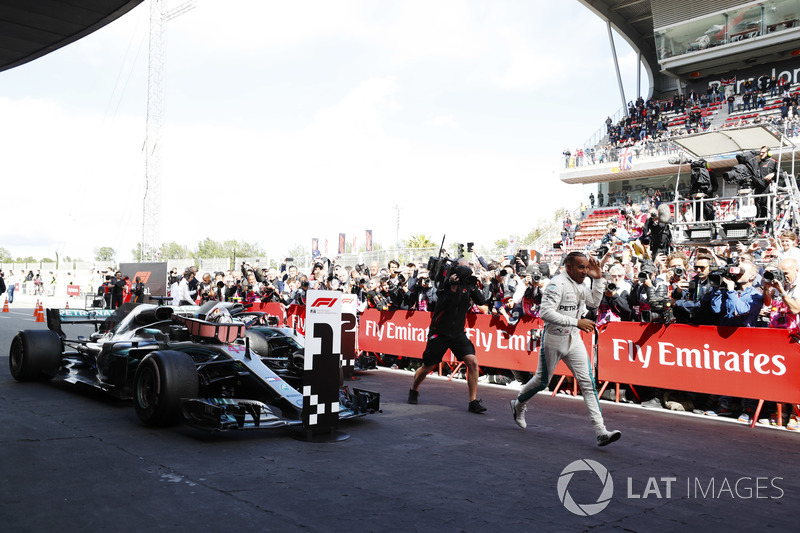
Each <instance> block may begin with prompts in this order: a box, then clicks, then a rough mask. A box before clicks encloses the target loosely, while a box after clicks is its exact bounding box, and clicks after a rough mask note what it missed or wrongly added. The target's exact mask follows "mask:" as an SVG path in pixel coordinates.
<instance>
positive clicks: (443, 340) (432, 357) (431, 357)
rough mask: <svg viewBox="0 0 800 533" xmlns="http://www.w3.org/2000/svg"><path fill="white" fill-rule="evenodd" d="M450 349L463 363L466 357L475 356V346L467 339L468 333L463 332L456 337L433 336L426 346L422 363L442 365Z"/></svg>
mask: <svg viewBox="0 0 800 533" xmlns="http://www.w3.org/2000/svg"><path fill="white" fill-rule="evenodd" d="M448 348H449V349H450V351H452V352H453V355H454V356H455V357H456V359H458V360H459V361H463V360H464V356H465V355H475V345H474V344H472V341H471V340H469V339H468V338H467V334H466V333H463V332H462V333H457V334H455V335H437V334H433V335H431V336H430V337H429V338H428V343H427V344H426V345H425V351H424V352H423V353H422V362H423V363H425V364H426V365H429V366H431V365H435V364H438V363H440V362H441V361H442V357H444V354H445V353H446V352H447V349H448Z"/></svg>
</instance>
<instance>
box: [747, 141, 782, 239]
mask: <svg viewBox="0 0 800 533" xmlns="http://www.w3.org/2000/svg"><path fill="white" fill-rule="evenodd" d="M777 171H778V162H777V161H775V160H774V159H773V158H772V157H771V155H770V151H769V148H767V147H766V146H762V147H761V150H760V152H759V155H758V168H757V169H756V172H754V175H753V193H754V194H766V193H768V192H769V186H770V184H771V183H772V180H773V179H774V178H775V176H776V173H777ZM767 203H768V202H767V197H766V196H759V197H757V198H755V204H756V208H757V209H758V213H757V215H756V216H757V218H768V217H769V216H770V214H769V210H768V209H767ZM765 223H766V224H765ZM765 227H766V228H767V230H769V229H771V228H772V221H771V220H759V221H758V222H756V230H757V231H759V232H763V231H764V228H765Z"/></svg>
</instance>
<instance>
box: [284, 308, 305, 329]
mask: <svg viewBox="0 0 800 533" xmlns="http://www.w3.org/2000/svg"><path fill="white" fill-rule="evenodd" d="M286 327H289V328H294V329H296V330H297V333H299V334H300V335H305V334H306V306H305V305H298V304H291V305H290V306H289V307H287V308H286Z"/></svg>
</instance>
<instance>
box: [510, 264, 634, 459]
mask: <svg viewBox="0 0 800 533" xmlns="http://www.w3.org/2000/svg"><path fill="white" fill-rule="evenodd" d="M564 266H565V270H566V272H564V273H561V274H559V275H557V276H555V277H554V278H553V279H551V280H550V283H549V284H548V286H547V288H546V289H545V291H544V295H543V296H542V304H541V307H540V310H539V315H540V316H541V318H542V320H544V322H545V327H544V334H543V335H542V345H541V350H540V352H539V366H538V367H537V368H536V374H535V375H534V376H533V377H532V378H531V379H530V381H528V382H527V383H526V384H525V385H523V386H522V389H521V390H520V392H519V395H518V396H517V397H516V398H515V399H513V400H511V411H512V412H513V415H514V421H515V422H516V423H517V425H518V426H519V427H521V428H523V429H524V428H526V427H527V423H526V422H525V409H526V406H525V404H526V403H527V402H528V401H529V400H530V399H531V398H533V396H534V395H535V394H536V393H537V392H539V391H541V390H544V388H545V387H546V386H547V384H548V383H549V382H550V378H551V377H552V376H553V370H555V368H556V365H557V364H558V362H559V361H560V360H563V361H564V363H566V365H567V367H568V368H569V369H570V370H571V371H572V375H573V376H575V379H577V380H578V384H579V385H580V387H581V393H582V394H583V401H584V402H585V403H586V408H587V409H588V410H589V417H590V418H591V420H592V425H593V426H594V431H595V434H596V435H597V445H598V446H605V445H607V444H610V443H612V442H614V441H616V440H618V439H619V438H620V436H621V433H620V432H619V431H608V430H607V429H606V426H605V424H604V423H603V414H602V413H601V412H600V402H599V400H598V398H597V391H596V390H595V386H594V379H593V378H592V371H591V369H590V368H589V356H588V354H587V353H586V347H585V346H584V344H583V341H582V340H581V335H580V330H583V331H587V332H592V331H594V328H595V323H594V322H592V321H591V320H588V319H586V318H581V317H582V316H583V314H584V313H585V312H586V307H587V306H588V307H595V308H596V307H597V306H598V305H599V304H600V300H601V299H602V297H603V290H604V289H605V285H606V282H605V280H604V279H603V278H602V271H601V269H600V264H599V263H598V262H597V260H596V259H589V258H587V257H586V256H585V255H584V254H582V253H581V252H572V253H570V254H569V255H568V256H567V258H566V260H565V261H564ZM587 275H588V276H590V277H591V278H593V281H592V282H591V286H590V285H589V283H584V281H585V280H586V277H587Z"/></svg>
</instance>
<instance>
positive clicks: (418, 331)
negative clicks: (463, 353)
mask: <svg viewBox="0 0 800 533" xmlns="http://www.w3.org/2000/svg"><path fill="white" fill-rule="evenodd" d="M430 323H431V314H430V313H428V312H424V311H377V310H375V309H368V310H367V311H365V312H364V313H363V314H362V315H361V320H360V321H359V327H358V347H359V349H360V350H363V351H365V352H379V353H387V354H392V355H401V356H403V357H413V358H416V359H421V358H422V352H423V351H425V343H426V342H427V340H428V326H430ZM541 328H542V321H541V320H540V319H538V318H535V319H534V318H529V317H525V318H523V319H521V320H520V321H519V322H518V323H517V324H516V325H515V326H509V325H508V324H506V323H505V322H504V321H503V320H502V319H499V318H495V317H492V316H489V315H479V314H469V315H467V325H466V333H467V336H468V337H469V339H470V340H471V341H472V344H474V345H475V355H477V357H478V364H479V365H480V366H483V367H492V368H506V369H509V370H524V371H528V372H535V371H536V367H537V366H538V364H539V344H538V342H537V341H536V338H537V337H538V331H539V330H541ZM443 360H444V361H445V362H454V361H456V359H455V357H453V355H452V354H451V353H450V352H449V351H448V352H447V354H445V356H444V359H443ZM555 374H558V375H567V376H569V375H572V373H571V372H570V371H569V369H568V368H567V366H566V365H565V364H564V363H563V362H559V363H558V366H556V370H555Z"/></svg>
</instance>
